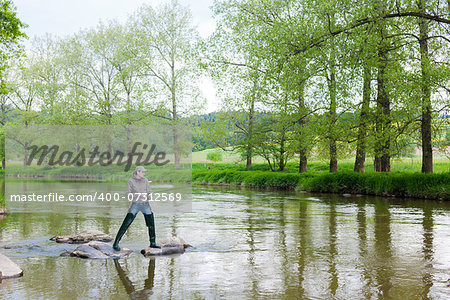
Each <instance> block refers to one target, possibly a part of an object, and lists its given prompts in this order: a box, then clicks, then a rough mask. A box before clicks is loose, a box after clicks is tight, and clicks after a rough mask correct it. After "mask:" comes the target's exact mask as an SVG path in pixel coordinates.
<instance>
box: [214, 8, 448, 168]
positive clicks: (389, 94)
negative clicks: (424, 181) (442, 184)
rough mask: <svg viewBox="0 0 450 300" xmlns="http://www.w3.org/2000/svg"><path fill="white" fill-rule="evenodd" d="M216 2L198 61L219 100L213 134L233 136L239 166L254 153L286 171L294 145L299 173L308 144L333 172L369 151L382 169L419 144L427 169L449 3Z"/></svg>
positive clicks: (443, 101)
mask: <svg viewBox="0 0 450 300" xmlns="http://www.w3.org/2000/svg"><path fill="white" fill-rule="evenodd" d="M214 12H215V14H216V17H217V19H218V28H217V31H216V32H215V33H214V34H213V35H212V36H211V37H210V39H209V41H208V42H207V43H206V45H205V47H206V48H208V51H207V57H206V58H205V60H206V61H207V62H208V67H209V68H210V70H211V72H212V74H213V77H214V79H215V80H216V81H217V82H220V86H221V93H219V95H220V96H221V97H222V100H223V103H224V106H223V109H222V111H221V115H222V117H220V114H218V115H217V117H218V122H215V123H214V124H209V126H205V128H208V127H209V128H210V130H209V132H210V136H209V139H210V140H211V141H215V142H216V144H218V145H222V146H223V147H225V146H226V145H227V144H228V142H229V141H230V140H234V141H235V149H237V150H239V151H241V153H242V154H243V156H244V157H246V159H247V167H251V160H252V157H254V156H255V155H261V156H263V157H264V158H265V159H266V160H267V162H268V163H269V164H270V166H271V168H272V170H274V171H275V170H278V171H282V170H283V169H284V167H285V165H286V162H287V159H288V158H289V157H292V156H293V155H296V156H298V158H299V172H306V171H307V160H308V157H310V156H311V155H312V154H316V155H317V154H321V155H322V156H325V157H328V159H329V162H330V163H329V170H330V172H337V171H338V167H337V162H338V158H339V157H342V156H344V155H349V154H350V153H354V154H355V166H354V170H355V171H356V172H364V171H365V169H364V165H365V160H366V157H369V156H371V157H373V158H374V169H375V171H379V172H389V171H390V170H391V167H390V162H391V157H393V156H396V155H400V154H401V153H404V151H405V149H406V148H408V147H409V148H411V145H414V144H416V143H418V146H420V147H421V148H422V153H423V155H422V172H432V171H433V138H435V139H436V138H437V137H436V134H438V133H439V132H440V131H439V130H438V128H433V124H432V120H433V119H436V118H438V117H439V115H440V113H442V111H444V110H445V109H448V107H449V103H450V100H449V99H450V98H449V92H450V89H449V88H448V86H450V84H449V83H450V80H449V79H450V65H449V63H448V62H449V61H450V56H449V54H450V53H449V50H450V47H449V45H450V34H449V33H450V4H449V3H448V2H444V1H438V0H406V1H398V0H395V1H393V0H389V1H379V0H363V1H351V0H334V1H329V0H328V1H323V0H313V1H311V0H303V1H298V0H283V1H278V0H260V1H254V0H233V1H231V0H222V1H215V5H214ZM230 87H234V89H232V88H230ZM236 87H237V89H236ZM257 112H265V115H266V118H256V117H255V116H256V113H257ZM267 117H268V118H269V120H268V119H267ZM445 122H448V119H447V120H445ZM220 132H222V133H224V134H222V135H220V134H219V133H220ZM417 133H420V134H417ZM435 146H436V145H435Z"/></svg>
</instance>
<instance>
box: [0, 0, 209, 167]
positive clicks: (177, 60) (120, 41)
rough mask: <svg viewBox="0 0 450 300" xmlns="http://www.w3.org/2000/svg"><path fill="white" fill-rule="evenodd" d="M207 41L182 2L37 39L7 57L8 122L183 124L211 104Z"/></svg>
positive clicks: (5, 98)
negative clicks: (201, 51) (205, 72)
mask: <svg viewBox="0 0 450 300" xmlns="http://www.w3.org/2000/svg"><path fill="white" fill-rule="evenodd" d="M6 2H8V1H6ZM9 7H10V9H11V10H12V11H14V7H13V5H12V3H9ZM2 24H3V23H2ZM2 36H3V33H2ZM199 41H200V38H199V35H198V32H197V30H196V28H195V26H194V25H193V23H192V16H191V13H190V10H189V9H188V8H187V7H184V6H182V5H180V4H179V3H178V2H177V1H175V0H173V1H169V2H167V3H165V4H162V5H160V6H158V7H156V8H153V7H152V6H150V5H143V6H142V7H141V8H140V9H138V10H137V11H136V12H135V13H134V14H133V15H131V16H129V18H128V20H127V21H126V22H125V23H123V24H122V23H119V22H117V21H114V20H112V21H108V22H106V23H100V24H99V25H98V26H97V27H95V28H91V29H87V30H83V31H80V32H78V33H76V34H73V35H71V36H68V37H65V38H58V37H52V36H50V35H46V36H44V37H38V38H35V39H34V40H33V41H32V44H31V47H30V49H28V51H26V52H25V51H22V52H20V55H16V56H15V57H11V58H10V59H9V58H8V59H6V58H5V59H3V61H5V62H9V67H8V68H5V69H4V73H3V74H2V75H3V76H2V78H3V80H2V83H3V85H4V89H3V90H2V93H1V99H2V105H1V106H0V108H1V109H2V111H1V114H2V116H4V118H3V120H4V122H3V123H2V125H5V122H6V121H5V120H6V119H5V116H8V115H9V116H11V111H13V112H14V116H15V118H14V120H9V123H13V124H25V125H29V124H52V125H144V124H148V125H151V124H152V123H154V122H156V123H158V124H161V123H163V124H170V125H180V123H181V122H182V121H183V120H182V119H180V117H186V116H189V115H192V114H194V113H195V112H196V111H198V110H199V109H200V108H201V107H202V105H203V103H202V101H203V99H202V97H201V94H200V91H199V87H198V84H197V82H198V80H196V79H197V78H198V77H199V76H200V74H201V69H200V67H199V64H198V62H197V59H196V58H197V57H198V55H197V54H196V53H197V49H198V43H199ZM2 44H4V42H3V41H2ZM178 130H179V129H177V126H173V133H172V138H173V144H174V156H175V158H174V160H175V161H174V163H175V167H178V165H179V163H180V149H179V145H178V144H179V141H178V140H179V135H180V133H179V132H178Z"/></svg>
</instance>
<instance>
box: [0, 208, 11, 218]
mask: <svg viewBox="0 0 450 300" xmlns="http://www.w3.org/2000/svg"><path fill="white" fill-rule="evenodd" d="M1 215H5V216H7V215H9V211H8V210H7V209H6V207H4V206H0V216H1Z"/></svg>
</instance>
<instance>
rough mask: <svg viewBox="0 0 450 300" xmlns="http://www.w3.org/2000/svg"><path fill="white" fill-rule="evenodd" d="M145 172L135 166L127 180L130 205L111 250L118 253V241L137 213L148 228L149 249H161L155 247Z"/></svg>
mask: <svg viewBox="0 0 450 300" xmlns="http://www.w3.org/2000/svg"><path fill="white" fill-rule="evenodd" d="M146 171H147V170H146V169H145V168H144V167H142V166H137V167H136V170H135V171H134V172H133V176H131V178H130V180H128V186H127V198H128V199H132V204H131V207H130V209H129V210H128V213H127V215H126V216H125V219H124V220H123V223H122V226H120V229H119V232H118V233H117V236H116V239H115V240H114V244H113V248H114V250H116V251H120V247H119V242H120V239H121V238H122V236H123V235H124V234H125V232H126V231H127V229H128V227H129V226H130V224H131V223H133V220H134V218H136V215H137V213H138V212H140V211H141V212H142V214H144V218H145V224H146V225H147V227H148V235H149V237H150V247H151V248H161V247H159V246H158V245H156V236H155V219H154V217H153V212H152V209H151V207H150V204H149V203H148V201H147V200H148V199H147V198H148V194H149V193H151V189H150V184H149V181H148V179H147V178H145V172H146Z"/></svg>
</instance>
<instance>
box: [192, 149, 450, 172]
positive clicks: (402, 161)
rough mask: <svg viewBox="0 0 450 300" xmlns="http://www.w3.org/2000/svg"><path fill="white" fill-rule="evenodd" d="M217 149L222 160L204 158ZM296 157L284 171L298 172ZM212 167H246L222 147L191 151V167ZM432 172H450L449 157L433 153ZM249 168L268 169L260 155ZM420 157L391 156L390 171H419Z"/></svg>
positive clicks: (348, 167)
mask: <svg viewBox="0 0 450 300" xmlns="http://www.w3.org/2000/svg"><path fill="white" fill-rule="evenodd" d="M212 151H219V152H221V153H222V158H223V159H222V161H220V162H217V163H216V164H215V165H214V162H212V161H209V160H207V159H206V156H207V154H208V152H212ZM354 161H355V159H354V158H351V159H342V160H338V171H353V167H354ZM298 164H299V162H298V159H295V160H293V159H291V160H290V161H289V162H288V164H287V166H286V170H285V171H283V172H284V173H296V172H298ZM205 166H206V167H208V166H209V167H212V168H216V169H229V170H243V169H245V168H246V164H245V161H243V160H242V159H241V157H240V156H239V155H238V154H236V153H233V152H231V151H223V150H222V149H220V148H218V149H208V150H204V151H199V152H194V153H192V168H193V170H196V169H204V168H206V167H205ZM365 169H366V172H367V173H370V172H374V169H373V159H372V158H368V159H366V163H365ZM433 169H434V173H443V172H450V159H448V158H447V157H445V156H443V155H435V156H434V158H433ZM250 170H259V171H270V168H269V165H268V164H267V162H266V161H265V160H264V159H263V158H262V157H256V158H254V159H253V160H252V168H251V169H250ZM421 170H422V159H421V157H420V156H419V155H415V156H413V157H408V158H406V157H405V158H392V159H391V171H392V172H412V173H414V172H421ZM328 171H329V163H328V162H327V161H325V160H317V159H316V160H315V159H314V158H312V159H310V160H309V161H308V172H328Z"/></svg>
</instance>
